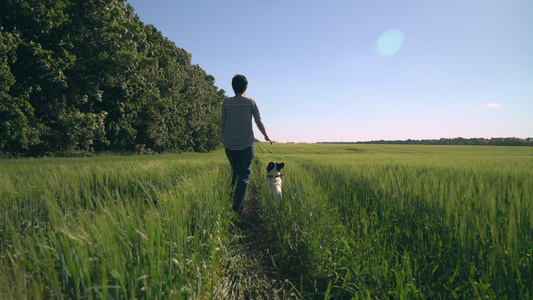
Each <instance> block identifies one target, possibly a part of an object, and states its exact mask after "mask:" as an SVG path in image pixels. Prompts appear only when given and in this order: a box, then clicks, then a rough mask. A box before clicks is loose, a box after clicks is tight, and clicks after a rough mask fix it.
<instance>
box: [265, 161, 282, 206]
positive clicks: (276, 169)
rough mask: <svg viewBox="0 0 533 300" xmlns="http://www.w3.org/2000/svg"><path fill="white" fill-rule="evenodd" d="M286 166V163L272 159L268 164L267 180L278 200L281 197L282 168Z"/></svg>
mask: <svg viewBox="0 0 533 300" xmlns="http://www.w3.org/2000/svg"><path fill="white" fill-rule="evenodd" d="M284 166H285V164H284V163H277V162H275V161H271V162H269V163H268V166H267V181H268V184H269V186H270V190H272V192H273V193H274V195H275V196H276V199H277V200H280V199H281V176H282V175H283V174H281V172H280V170H281V169H283V167H284Z"/></svg>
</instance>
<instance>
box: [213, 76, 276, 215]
mask: <svg viewBox="0 0 533 300" xmlns="http://www.w3.org/2000/svg"><path fill="white" fill-rule="evenodd" d="M231 86H232V87H233V91H234V92H235V96H234V97H229V98H226V99H224V101H223V102H222V115H221V118H220V125H221V129H222V142H223V144H224V148H225V150H226V156H227V157H228V160H229V163H230V165H231V170H232V172H233V174H232V179H231V187H232V190H233V210H234V211H235V212H236V213H238V214H241V213H242V211H243V204H244V196H245V195H246V191H247V189H248V182H249V180H250V174H251V171H252V161H253V159H254V155H255V152H254V133H253V129H252V117H253V119H254V121H255V124H256V125H257V128H258V129H259V131H261V133H262V134H263V135H264V137H265V140H266V141H268V142H270V144H272V140H270V138H269V137H268V135H267V133H266V129H265V126H264V125H263V122H262V121H261V114H260V113H259V108H258V106H257V103H256V102H255V100H254V99H252V98H249V97H246V96H245V95H246V91H247V88H248V80H247V79H246V77H245V76H244V75H239V74H238V75H235V76H234V77H233V79H232V81H231Z"/></svg>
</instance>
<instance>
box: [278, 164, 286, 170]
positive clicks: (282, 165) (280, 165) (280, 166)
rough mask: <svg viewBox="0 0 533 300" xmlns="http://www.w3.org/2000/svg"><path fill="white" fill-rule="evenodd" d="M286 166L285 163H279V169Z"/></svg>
mask: <svg viewBox="0 0 533 300" xmlns="http://www.w3.org/2000/svg"><path fill="white" fill-rule="evenodd" d="M284 166H285V163H279V164H278V171H279V170H281V169H283V167H284Z"/></svg>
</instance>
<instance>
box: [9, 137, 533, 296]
mask: <svg viewBox="0 0 533 300" xmlns="http://www.w3.org/2000/svg"><path fill="white" fill-rule="evenodd" d="M256 157H257V158H256V162H255V163H254V170H253V173H252V176H253V177H252V179H251V185H250V190H249V195H248V196H249V202H248V203H249V204H252V203H253V205H250V206H249V207H248V208H249V209H250V211H252V210H253V217H247V221H246V222H248V223H249V224H248V225H250V224H253V226H248V227H247V229H243V230H242V231H240V229H239V230H236V229H235V228H234V227H233V226H231V222H232V221H233V219H232V218H233V217H232V216H231V213H230V203H229V199H230V195H229V175H230V173H229V170H228V168H229V167H228V163H227V161H226V158H225V156H224V154H223V151H218V152H216V153H210V154H180V155H160V156H129V157H113V156H106V157H96V158H86V159H58V158H54V159H19V160H1V161H0V163H1V164H0V212H1V214H2V215H1V216H0V298H1V299H48V298H59V299H63V298H84V299H126V298H141V299H168V298H172V299H198V298H200V299H205V298H221V297H223V296H222V295H226V296H227V295H234V296H233V297H235V298H237V297H250V296H249V295H256V296H260V297H262V298H269V297H270V298H273V297H275V296H278V297H286V298H304V299H313V298H314V299H352V298H353V299H358V298H365V299H369V298H395V299H413V298H415V299H416V298H420V299H422V298H424V299H425V298H446V299H449V298H460V299H465V298H467V299H471V298H485V297H488V298H498V299H520V298H522V299H527V298H531V297H532V296H533V295H532V291H533V274H532V273H533V271H532V270H533V263H532V260H531V255H532V254H533V236H532V235H531V232H533V203H532V201H531V200H533V171H532V170H533V159H532V158H533V149H532V148H530V147H488V146H423V145H414V146H405V145H329V144H328V145H306V144H274V145H272V146H270V145H268V146H267V145H265V144H258V145H257V147H256ZM270 160H276V161H280V162H281V161H282V162H285V163H286V167H285V169H284V177H283V200H282V201H281V202H279V203H278V202H276V201H275V200H274V198H273V196H272V195H271V194H270V192H269V191H268V188H267V187H266V186H265V181H264V176H265V175H266V170H265V167H266V163H268V161H270ZM241 235H242V236H244V237H245V238H240V236H241ZM250 240H253V241H255V242H254V243H253V246H252V247H250V246H247V244H248V243H249V241H250ZM236 247H237V248H238V247H242V249H241V250H239V251H236V250H235V249H236ZM243 251H244V252H254V251H258V252H257V253H255V254H254V253H251V254H250V253H248V254H250V255H248V256H249V257H256V256H257V257H261V260H262V261H261V262H260V263H253V262H251V261H252V260H250V259H246V258H245V259H243V258H242V257H243V256H247V255H242V254H243ZM256 254H258V255H256ZM259 254H260V255H259ZM247 264H251V265H250V267H248V268H245V271H242V272H241V273H239V275H238V276H235V273H232V272H234V271H235V269H236V268H242V267H233V266H243V265H247ZM228 266H229V267H228ZM232 274H233V275H232ZM232 276H233V277H232ZM248 276H249V277H250V278H252V279H250V280H247V279H246V278H244V277H248ZM256 279H257V280H256ZM269 280H270V283H269ZM231 281H234V282H231ZM272 282H276V283H272ZM261 284H264V285H269V288H270V289H267V288H260V287H256V286H254V285H261ZM221 286H223V288H230V289H235V290H238V291H239V292H238V293H237V292H231V291H227V290H226V291H221V290H220V289H221ZM249 290H254V291H261V292H257V293H255V294H254V293H249V292H246V291H249ZM269 291H270V292H271V293H272V294H271V295H269V294H268V292H269ZM243 295H244V296H243ZM247 295H248V296H247Z"/></svg>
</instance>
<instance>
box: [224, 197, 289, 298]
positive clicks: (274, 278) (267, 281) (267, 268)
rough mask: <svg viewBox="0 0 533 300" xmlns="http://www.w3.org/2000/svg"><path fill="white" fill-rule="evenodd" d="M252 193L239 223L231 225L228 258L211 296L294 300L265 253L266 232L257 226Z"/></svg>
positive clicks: (259, 222)
mask: <svg viewBox="0 0 533 300" xmlns="http://www.w3.org/2000/svg"><path fill="white" fill-rule="evenodd" d="M259 209H260V208H259V205H258V203H257V199H256V198H254V195H251V196H250V197H249V198H248V199H247V202H246V208H245V210H244V213H243V215H241V218H240V222H239V224H235V226H234V228H232V233H233V237H232V239H231V242H230V245H229V246H228V247H229V250H230V251H229V252H230V253H231V257H230V258H229V260H228V263H227V265H226V268H225V270H224V275H223V278H222V279H221V280H220V282H219V285H218V286H217V288H216V291H215V299H298V298H299V297H297V296H296V295H294V294H291V293H290V292H287V291H291V290H293V289H291V288H290V286H288V284H287V282H286V281H285V280H283V279H282V277H283V276H280V274H277V272H276V269H275V268H273V266H272V263H271V259H270V257H269V253H268V248H269V246H268V242H267V239H266V232H265V230H264V229H263V228H262V226H261V220H260V217H259Z"/></svg>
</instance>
